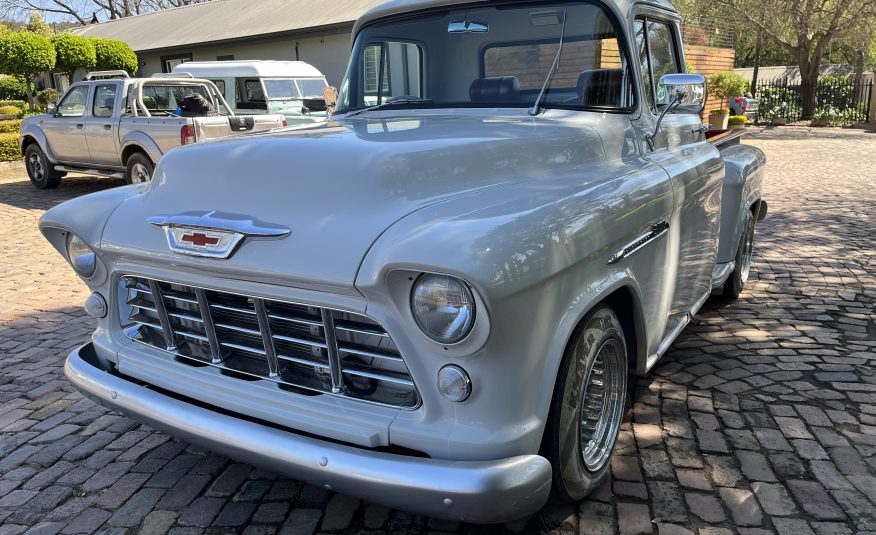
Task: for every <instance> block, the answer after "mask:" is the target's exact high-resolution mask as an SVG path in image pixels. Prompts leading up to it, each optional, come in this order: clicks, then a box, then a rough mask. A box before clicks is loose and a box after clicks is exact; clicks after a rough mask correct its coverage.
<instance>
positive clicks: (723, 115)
mask: <svg viewBox="0 0 876 535" xmlns="http://www.w3.org/2000/svg"><path fill="white" fill-rule="evenodd" d="M747 90H748V80H746V79H745V78H744V77H742V76H740V75H738V74H736V73H733V72H716V73H714V74H712V75H711V76H709V95H710V96H712V97H714V98H717V99H720V101H721V107H720V108H719V109H717V110H713V111H712V112H710V113H709V125H710V126H711V127H712V128H715V129H720V130H726V129H727V123H728V121H729V120H730V110H729V109H728V108H725V107H724V103H725V102H726V101H727V99H729V98H730V97H735V96H738V95H741V94H743V93H744V92H745V91H747Z"/></svg>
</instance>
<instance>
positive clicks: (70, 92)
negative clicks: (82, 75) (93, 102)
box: [55, 84, 91, 119]
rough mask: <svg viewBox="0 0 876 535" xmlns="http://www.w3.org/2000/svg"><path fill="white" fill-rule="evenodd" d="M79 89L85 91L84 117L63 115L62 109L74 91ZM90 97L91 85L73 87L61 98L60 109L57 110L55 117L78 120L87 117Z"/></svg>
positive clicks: (75, 85)
mask: <svg viewBox="0 0 876 535" xmlns="http://www.w3.org/2000/svg"><path fill="white" fill-rule="evenodd" d="M79 88H84V89H85V102H84V103H83V105H82V115H62V114H61V109H62V108H63V107H64V102H65V101H66V100H67V99H68V98H70V95H72V94H73V92H74V91H76V90H78V89H79ZM89 96H91V85H90V84H74V85H71V86H70V89H68V90H67V92H66V93H65V94H64V96H63V97H61V100H59V101H58V107H57V108H56V109H57V111H56V112H55V117H58V118H60V119H67V118H70V119H78V118H80V117H85V115H86V114H87V113H88V102H89V99H88V97H89Z"/></svg>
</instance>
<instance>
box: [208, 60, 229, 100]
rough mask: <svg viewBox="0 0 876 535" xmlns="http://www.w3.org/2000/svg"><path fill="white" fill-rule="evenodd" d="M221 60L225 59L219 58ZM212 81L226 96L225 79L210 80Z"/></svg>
mask: <svg viewBox="0 0 876 535" xmlns="http://www.w3.org/2000/svg"><path fill="white" fill-rule="evenodd" d="M219 61H225V60H219ZM210 81H211V82H213V83H214V84H215V85H216V89H218V90H219V92H220V93H222V96H223V97H224V96H226V95H225V80H210Z"/></svg>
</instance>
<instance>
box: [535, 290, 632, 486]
mask: <svg viewBox="0 0 876 535" xmlns="http://www.w3.org/2000/svg"><path fill="white" fill-rule="evenodd" d="M612 339H613V340H615V341H617V342H618V343H619V344H620V347H621V348H622V350H623V357H624V363H625V364H626V359H627V347H626V343H625V341H624V335H623V329H622V327H621V324H620V321H619V320H618V319H617V316H616V315H615V314H614V313H613V312H612V311H611V309H609V308H608V307H602V308H599V309H597V310H595V311H594V312H592V313H591V314H589V315H588V316H587V317H586V318H585V319H584V320H583V321H582V322H581V325H580V326H579V329H578V330H577V331H576V333H575V335H574V336H573V338H572V341H571V342H570V344H569V347H568V348H567V350H566V353H565V355H564V356H563V363H562V365H561V369H560V373H561V376H560V377H558V382H557V388H556V390H555V393H554V402H553V403H552V407H551V411H552V418H551V419H552V425H550V429H549V432H551V433H552V434H553V436H552V437H550V442H551V443H552V445H553V451H552V452H550V455H551V457H552V458H551V464H552V465H553V468H554V481H555V486H554V490H555V493H556V494H557V495H558V497H559V498H561V499H563V500H566V501H578V500H580V499H582V498H584V497H585V496H587V494H589V493H590V492H591V491H592V490H593V489H594V488H595V487H596V486H597V485H598V484H599V483H600V482H601V481H602V478H603V477H605V475H606V474H607V472H608V470H609V467H610V466H611V462H610V457H609V461H607V462H605V463H604V465H603V466H602V467H600V468H599V469H598V470H597V471H591V470H589V469H588V468H587V467H586V466H585V465H584V461H583V459H582V456H581V445H580V435H581V432H580V424H581V418H580V411H581V402H582V400H581V397H582V395H583V384H584V381H585V380H587V371H588V370H589V368H590V366H591V365H592V363H593V361H594V360H595V358H596V355H597V353H598V350H599V349H600V348H601V347H602V346H603V344H605V343H606V342H607V341H609V340H612ZM627 371H628V370H627V369H626V368H624V369H621V370H619V372H620V376H621V378H622V379H621V380H622V385H621V388H620V392H619V393H618V394H619V395H620V396H621V403H622V404H624V405H625V404H626V396H627V388H626V379H627ZM623 413H624V411H623V410H621V418H623ZM616 443H617V435H616V436H614V437H613V442H612V446H611V449H612V450H613V449H614V447H615V445H616Z"/></svg>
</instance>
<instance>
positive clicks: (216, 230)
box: [146, 211, 291, 259]
mask: <svg viewBox="0 0 876 535" xmlns="http://www.w3.org/2000/svg"><path fill="white" fill-rule="evenodd" d="M146 221H148V222H149V223H151V224H152V225H155V226H156V227H161V228H162V229H164V235H165V237H166V238H167V246H168V247H169V248H170V250H171V251H173V252H174V253H179V254H184V255H189V256H204V257H207V258H223V259H224V258H228V257H230V256H231V255H232V254H234V251H236V250H237V248H238V247H239V246H240V245H241V244H242V243H243V241H244V240H245V239H246V238H275V239H280V238H285V237H286V236H288V235H289V234H290V232H291V231H290V230H289V229H288V228H285V227H281V226H280V225H274V224H271V223H264V222H262V221H258V220H257V219H253V218H251V217H248V216H244V215H239V214H229V213H225V212H215V211H213V212H184V213H182V214H177V215H158V216H152V217H150V218H148V219H147V220H146Z"/></svg>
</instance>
